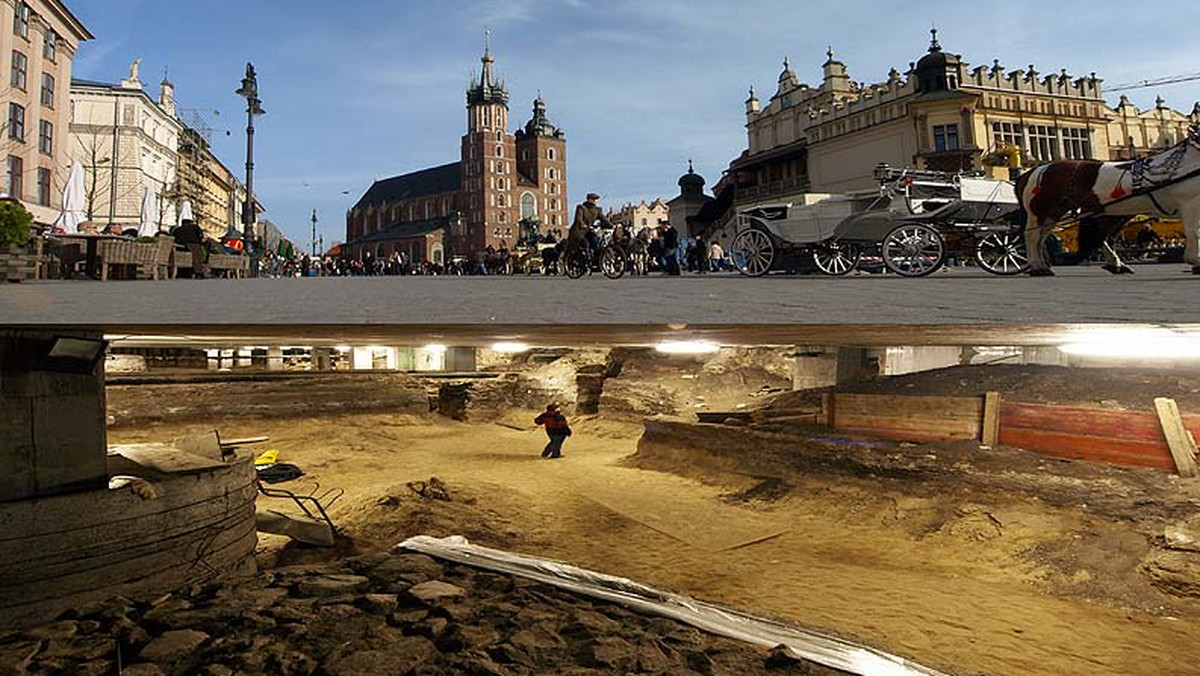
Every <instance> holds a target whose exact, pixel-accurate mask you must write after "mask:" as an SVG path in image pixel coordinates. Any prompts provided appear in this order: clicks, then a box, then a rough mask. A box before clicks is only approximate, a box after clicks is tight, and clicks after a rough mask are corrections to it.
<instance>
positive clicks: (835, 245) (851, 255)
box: [813, 242, 862, 277]
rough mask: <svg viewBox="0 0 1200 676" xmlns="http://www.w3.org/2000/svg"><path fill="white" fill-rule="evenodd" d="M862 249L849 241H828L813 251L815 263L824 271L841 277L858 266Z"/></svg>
mask: <svg viewBox="0 0 1200 676" xmlns="http://www.w3.org/2000/svg"><path fill="white" fill-rule="evenodd" d="M860 258H862V251H861V250H860V249H859V248H858V246H856V245H854V244H850V243H847V242H828V243H825V244H823V245H821V247H820V248H818V249H816V250H814V251H813V263H815V264H816V265H817V269H818V270H820V271H821V272H822V273H824V274H827V275H830V276H832V277H841V276H842V275H845V274H848V273H849V272H850V271H851V270H853V269H854V268H856V267H858V259H860Z"/></svg>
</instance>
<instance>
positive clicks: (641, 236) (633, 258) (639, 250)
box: [629, 228, 650, 276]
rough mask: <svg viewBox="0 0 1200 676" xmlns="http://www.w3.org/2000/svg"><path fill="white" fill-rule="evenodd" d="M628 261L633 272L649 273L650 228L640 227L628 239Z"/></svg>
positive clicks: (636, 273) (637, 273)
mask: <svg viewBox="0 0 1200 676" xmlns="http://www.w3.org/2000/svg"><path fill="white" fill-rule="evenodd" d="M629 263H630V268H631V271H632V272H633V274H635V275H639V276H641V275H648V274H650V228H642V229H641V230H638V232H637V234H636V235H634V236H633V237H632V238H631V239H630V240H629Z"/></svg>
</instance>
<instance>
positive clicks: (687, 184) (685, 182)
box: [679, 160, 704, 193]
mask: <svg viewBox="0 0 1200 676" xmlns="http://www.w3.org/2000/svg"><path fill="white" fill-rule="evenodd" d="M679 187H680V188H683V189H684V192H685V193H686V192H687V189H688V188H697V189H699V190H703V189H704V177H703V176H701V175H700V174H697V173H696V170H695V169H693V168H692V161H691V160H688V170H687V173H686V174H684V175H683V176H680V177H679Z"/></svg>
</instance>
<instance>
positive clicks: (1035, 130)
mask: <svg viewBox="0 0 1200 676" xmlns="http://www.w3.org/2000/svg"><path fill="white" fill-rule="evenodd" d="M1029 156H1030V157H1032V158H1033V159H1035V160H1037V161H1039V162H1053V161H1054V160H1057V159H1058V130H1057V129H1055V128H1054V127H1048V126H1046V125H1041V124H1036V125H1030V127H1029Z"/></svg>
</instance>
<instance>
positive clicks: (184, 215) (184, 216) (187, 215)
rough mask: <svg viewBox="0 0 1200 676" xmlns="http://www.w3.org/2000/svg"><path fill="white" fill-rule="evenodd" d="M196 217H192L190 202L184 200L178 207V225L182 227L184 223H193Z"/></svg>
mask: <svg viewBox="0 0 1200 676" xmlns="http://www.w3.org/2000/svg"><path fill="white" fill-rule="evenodd" d="M194 220H196V217H195V216H193V215H192V201H191V200H184V201H183V204H181V205H180V206H179V225H183V222H184V221H194Z"/></svg>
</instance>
